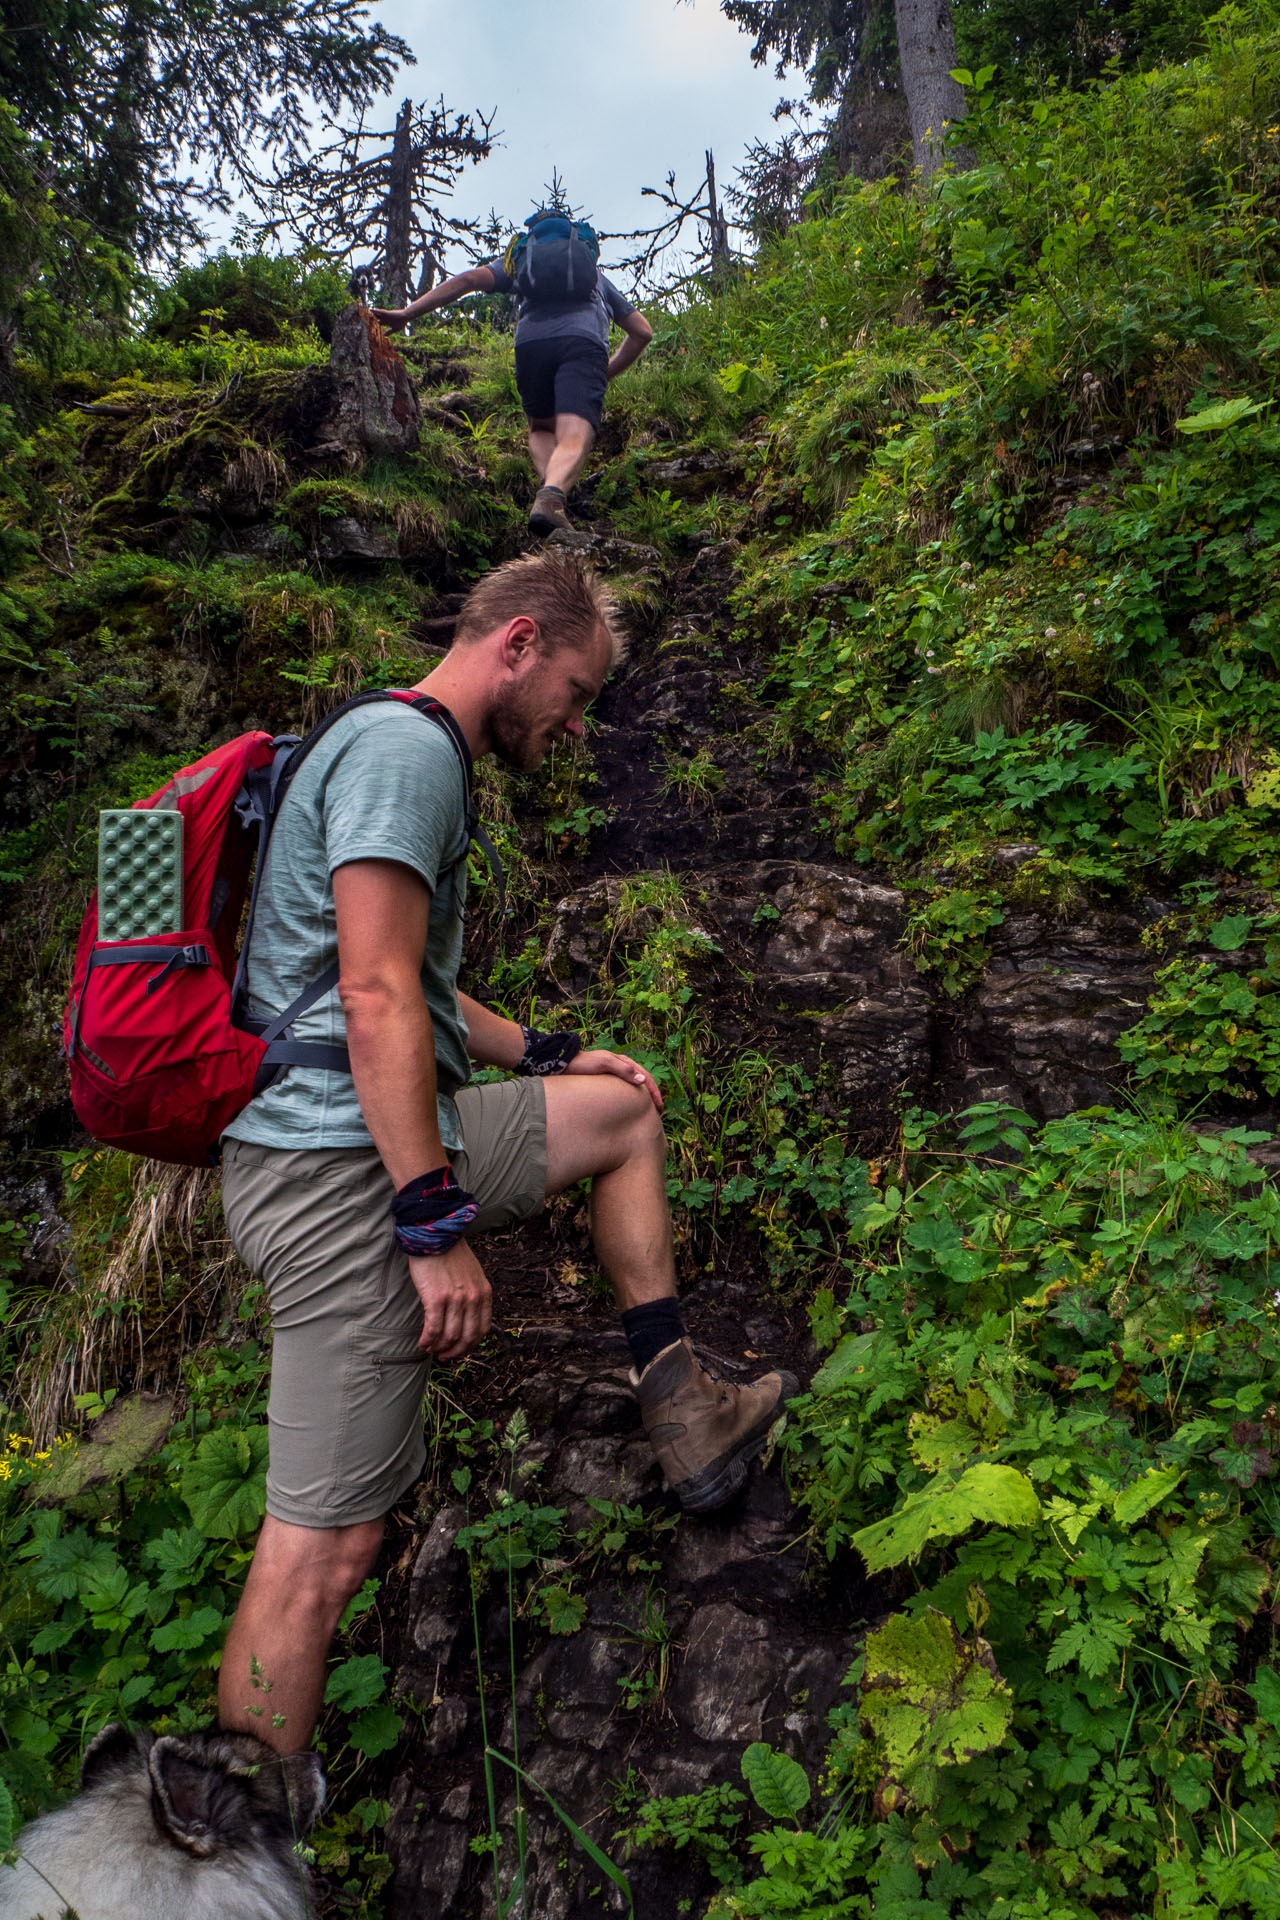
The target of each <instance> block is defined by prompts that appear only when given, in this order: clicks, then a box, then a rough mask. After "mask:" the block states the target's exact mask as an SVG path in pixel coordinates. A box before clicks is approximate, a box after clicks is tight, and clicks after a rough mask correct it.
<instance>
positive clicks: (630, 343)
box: [609, 312, 653, 380]
mask: <svg viewBox="0 0 1280 1920" xmlns="http://www.w3.org/2000/svg"><path fill="white" fill-rule="evenodd" d="M618 325H619V326H620V327H621V328H622V340H621V343H620V345H619V346H618V349H617V351H616V353H614V354H613V355H612V357H611V358H610V361H609V378H610V379H611V380H613V379H616V378H617V376H618V374H620V373H621V372H622V371H623V369H624V367H629V366H630V365H631V364H632V362H633V361H635V360H638V359H639V358H640V355H641V354H642V353H643V352H644V350H645V348H646V347H647V346H648V344H649V342H650V341H651V340H652V338H653V328H652V327H651V326H650V325H649V322H648V321H647V320H646V319H645V317H644V315H643V314H642V313H639V312H632V313H629V314H628V315H627V317H626V319H625V320H620V321H619V322H618Z"/></svg>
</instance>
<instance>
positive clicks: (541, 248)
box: [502, 213, 600, 307]
mask: <svg viewBox="0 0 1280 1920" xmlns="http://www.w3.org/2000/svg"><path fill="white" fill-rule="evenodd" d="M524 224H525V227H526V229H527V231H526V232H524V233H518V234H517V235H516V237H515V239H514V240H513V241H512V242H511V245H510V246H509V247H508V248H507V251H506V253H505V254H504V255H503V260H502V265H503V269H504V271H505V272H507V273H508V274H509V275H510V276H511V278H512V279H513V280H514V281H515V283H516V292H517V293H518V294H519V295H520V298H521V299H522V300H523V301H524V302H525V303H526V304H527V305H529V306H534V307H563V306H576V305H579V304H585V302H586V301H588V300H590V299H591V297H592V295H593V294H594V293H595V290H596V270H597V268H598V266H599V263H600V241H599V239H598V237H597V235H596V233H595V231H594V229H593V228H591V227H589V226H588V225H587V223H586V221H585V220H571V219H569V217H568V215H567V214H563V213H531V214H530V215H529V218H528V219H527V220H526V221H525V223H524Z"/></svg>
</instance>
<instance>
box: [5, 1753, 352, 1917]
mask: <svg viewBox="0 0 1280 1920" xmlns="http://www.w3.org/2000/svg"><path fill="white" fill-rule="evenodd" d="M80 1788H81V1790H80V1792H79V1793H78V1794H77V1795H76V1797H75V1799H74V1800H70V1801H68V1802H67V1804H66V1806H63V1807H59V1808H57V1809H56V1811H55V1812H53V1813H47V1814H45V1815H44V1816H43V1817H42V1818H41V1819H39V1820H35V1821H33V1822H32V1823H31V1825H30V1826H28V1827H24V1828H23V1830H22V1832H21V1833H20V1834H19V1835H18V1838H17V1841H16V1846H17V1848H18V1851H19V1854H20V1856H21V1857H20V1859H19V1861H18V1864H17V1866H16V1867H4V1866H0V1920H37V1916H44V1920H58V1916H59V1915H61V1913H62V1912H63V1910H64V1908H67V1907H70V1908H73V1909H74V1910H75V1912H76V1913H77V1915H78V1916H79V1920H303V1917H304V1916H305V1915H306V1914H307V1913H308V1912H309V1911H310V1903H309V1901H308V1897H307V1876H306V1868H305V1867H304V1866H303V1863H302V1861H301V1860H300V1859H299V1858H298V1856H297V1855H296V1853H295V1852H294V1845H295V1842H296V1841H297V1840H299V1839H301V1837H302V1836H303V1834H305V1833H306V1832H307V1830H308V1828H309V1827H310V1826H311V1824H312V1822H313V1821H314V1820H315V1817H316V1815H317V1814H318V1813H319V1811H320V1808H321V1806H322V1804H323V1801H324V1779H323V1775H322V1774H321V1771H320V1763H319V1761H318V1760H317V1759H316V1757H315V1755H314V1754H310V1753H297V1754H290V1755H289V1756H288V1757H287V1758H285V1759H281V1757H280V1756H279V1755H278V1754H276V1753H273V1752H272V1751H271V1749H270V1748H269V1747H267V1746H264V1745H263V1743H262V1742H261V1741H260V1740H257V1739H255V1738H254V1736H253V1735H252V1734H247V1733H222V1732H220V1731H218V1730H217V1729H216V1728H214V1729H210V1730H209V1731H207V1732H201V1733H188V1734H178V1735H165V1736H163V1737H162V1738H160V1739H157V1738H156V1737H155V1736H154V1735H153V1734H150V1733H139V1734H131V1733H129V1732H127V1731H126V1729H125V1728H124V1727H119V1726H110V1727H106V1728H105V1729H104V1730H103V1731H102V1732H101V1733H100V1734H99V1735H98V1737H97V1738H96V1740H94V1741H92V1742H91V1743H90V1745H89V1747H88V1748H87V1750H86V1752H85V1756H84V1761H83V1764H82V1766H81V1769H80Z"/></svg>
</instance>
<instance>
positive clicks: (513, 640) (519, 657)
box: [500, 613, 541, 673]
mask: <svg viewBox="0 0 1280 1920" xmlns="http://www.w3.org/2000/svg"><path fill="white" fill-rule="evenodd" d="M540 639H541V634H540V633H539V631H538V623H537V621H536V620H532V619H530V617H529V615H528V614H527V613H518V614H517V615H516V617H515V619H514V620H508V622H507V624H506V627H505V629H504V631H503V635H502V640H501V643H500V650H501V654H502V664H503V666H504V667H508V668H510V669H511V671H512V672H513V673H522V672H523V671H524V670H525V669H526V667H527V666H528V664H529V662H530V661H531V660H534V659H536V658H537V654H538V642H539V640H540Z"/></svg>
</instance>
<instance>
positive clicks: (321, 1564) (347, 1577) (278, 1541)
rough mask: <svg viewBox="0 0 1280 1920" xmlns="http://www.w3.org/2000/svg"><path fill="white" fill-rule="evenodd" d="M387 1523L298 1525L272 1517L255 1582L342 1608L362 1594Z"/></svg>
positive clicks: (286, 1597) (287, 1596)
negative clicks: (324, 1525) (346, 1525)
mask: <svg viewBox="0 0 1280 1920" xmlns="http://www.w3.org/2000/svg"><path fill="white" fill-rule="evenodd" d="M382 1529H383V1522H382V1521H381V1520H370V1521H365V1522H362V1523H361V1524H359V1525H357V1526H354V1527H295V1526H292V1525H290V1524H289V1523H288V1522H286V1521H283V1520H274V1519H271V1518H268V1519H267V1520H266V1521H265V1522H264V1524H263V1529H262V1533H261V1535H260V1536H259V1540H258V1546H257V1550H256V1552H255V1554H254V1565H253V1575H254V1581H255V1584H258V1583H266V1584H268V1585H269V1586H270V1587H271V1588H272V1589H273V1590H274V1591H275V1592H276V1593H278V1594H279V1595H280V1597H281V1599H282V1601H284V1602H286V1603H288V1602H290V1601H291V1602H293V1603H294V1604H297V1603H299V1602H301V1603H302V1604H303V1605H305V1606H307V1607H308V1608H319V1609H321V1610H326V1611H327V1610H328V1609H330V1608H333V1607H336V1608H337V1609H338V1611H339V1612H340V1611H341V1610H342V1608H343V1607H345V1606H346V1604H347V1601H348V1600H350V1599H351V1598H352V1597H353V1596H354V1595H355V1594H357V1593H359V1591H360V1588H361V1586H362V1585H363V1584H364V1582H365V1580H366V1579H367V1578H368V1575H369V1572H370V1570H371V1569H372V1567H373V1564H374V1562H375V1561H376V1559H377V1557H378V1548H379V1546H380V1545H381V1542H382Z"/></svg>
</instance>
